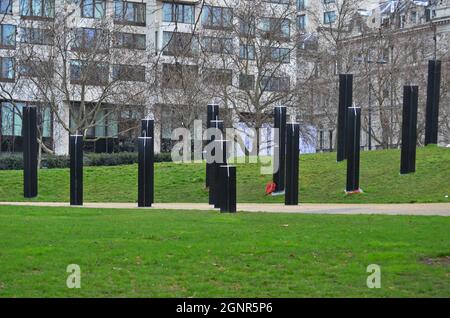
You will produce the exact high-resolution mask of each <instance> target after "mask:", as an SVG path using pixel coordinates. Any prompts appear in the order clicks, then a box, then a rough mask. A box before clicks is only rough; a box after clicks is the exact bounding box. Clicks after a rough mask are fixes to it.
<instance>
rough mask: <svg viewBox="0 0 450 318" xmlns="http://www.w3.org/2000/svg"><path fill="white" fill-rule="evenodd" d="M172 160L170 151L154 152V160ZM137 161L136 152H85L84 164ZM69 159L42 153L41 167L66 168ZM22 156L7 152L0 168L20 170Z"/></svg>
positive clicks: (115, 163) (0, 160) (0, 158)
mask: <svg viewBox="0 0 450 318" xmlns="http://www.w3.org/2000/svg"><path fill="white" fill-rule="evenodd" d="M170 161H172V159H171V156H170V153H159V154H155V162H170ZM137 162H138V154H137V152H117V153H86V154H85V156H84V165H85V166H119V165H129V164H135V163H137ZM69 165H70V159H69V157H68V156H55V155H47V154H45V155H43V156H42V162H41V167H42V168H44V169H45V168H46V169H54V168H68V167H69ZM22 169H23V157H22V154H21V153H8V154H2V155H1V156H0V170H22Z"/></svg>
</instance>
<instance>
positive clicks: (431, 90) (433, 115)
mask: <svg viewBox="0 0 450 318" xmlns="http://www.w3.org/2000/svg"><path fill="white" fill-rule="evenodd" d="M440 89H441V61H437V60H431V61H428V87H427V106H426V114H425V145H428V144H437V143H438V124H439V98H440Z"/></svg>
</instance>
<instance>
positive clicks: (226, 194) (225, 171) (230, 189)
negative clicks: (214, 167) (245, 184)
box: [219, 165, 236, 213]
mask: <svg viewBox="0 0 450 318" xmlns="http://www.w3.org/2000/svg"><path fill="white" fill-rule="evenodd" d="M219 174H220V181H221V188H220V212H230V213H234V212H236V167H235V166H230V165H221V166H220V169H219Z"/></svg>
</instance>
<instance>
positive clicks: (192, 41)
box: [163, 32, 198, 56]
mask: <svg viewBox="0 0 450 318" xmlns="http://www.w3.org/2000/svg"><path fill="white" fill-rule="evenodd" d="M197 53H198V41H197V37H195V36H194V35H192V34H191V33H182V32H164V33H163V55H175V56H180V55H181V56H182V55H195V54H197Z"/></svg>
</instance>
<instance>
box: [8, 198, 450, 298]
mask: <svg viewBox="0 0 450 318" xmlns="http://www.w3.org/2000/svg"><path fill="white" fill-rule="evenodd" d="M449 229H450V218H446V217H430V216H427V217H421V216H380V215H378V216H374V215H373V216H369V215H358V216H344V215H340V216H338V215H298V214H297V215H291V214H263V213H261V214H259V213H238V214H235V215H230V214H220V213H217V212H200V211H190V212H186V211H173V212H169V211H164V212H163V211H148V210H106V209H105V210H102V209H80V208H42V207H41V208H39V207H0V246H1V249H0V296H3V297H38V296H41V297H56V296H63V297H66V296H67V297H77V296H79V297H84V296H90V297H113V296H117V297H122V296H129V297H164V296H166V297H174V296H182V297H303V296H315V297H319V296H341V297H357V296H362V297H413V296H416V297H417V296H425V297H428V296H440V297H450V267H449V264H450V263H449V259H450V245H449V239H450V236H449ZM72 263H74V264H78V265H80V267H81V289H68V288H67V287H66V279H67V275H68V274H67V273H66V267H67V265H69V264H72ZM369 264H378V265H379V266H381V289H369V288H367V287H366V279H367V276H368V275H369V274H368V273H366V268H367V266H368V265H369Z"/></svg>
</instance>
